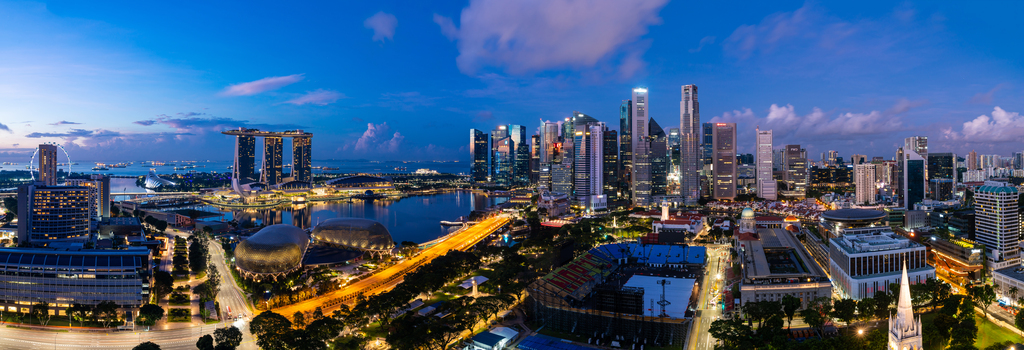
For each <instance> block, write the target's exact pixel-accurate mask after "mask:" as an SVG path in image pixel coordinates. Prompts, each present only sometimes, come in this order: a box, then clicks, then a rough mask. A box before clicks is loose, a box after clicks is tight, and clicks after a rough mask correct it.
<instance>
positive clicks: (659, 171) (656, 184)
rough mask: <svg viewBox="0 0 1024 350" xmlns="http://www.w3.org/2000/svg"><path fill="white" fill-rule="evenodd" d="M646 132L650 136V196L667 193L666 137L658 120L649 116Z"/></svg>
mask: <svg viewBox="0 0 1024 350" xmlns="http://www.w3.org/2000/svg"><path fill="white" fill-rule="evenodd" d="M648 125H650V129H648V134H649V135H650V137H651V139H650V140H651V141H650V142H651V147H649V148H648V150H649V151H650V152H651V196H664V195H666V194H668V192H667V189H668V165H669V160H668V137H667V136H666V135H665V130H664V129H662V128H661V125H658V122H656V121H654V118H651V121H650V122H649V124H648Z"/></svg>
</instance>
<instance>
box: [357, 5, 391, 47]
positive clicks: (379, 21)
mask: <svg viewBox="0 0 1024 350" xmlns="http://www.w3.org/2000/svg"><path fill="white" fill-rule="evenodd" d="M363 26H364V27H366V28H369V29H373V41H377V40H380V42H382V43H383V42H384V39H388V40H391V41H395V27H398V18H395V15H392V14H390V13H385V12H384V11H381V12H377V13H376V14H374V15H373V16H370V18H367V19H366V20H365V21H363Z"/></svg>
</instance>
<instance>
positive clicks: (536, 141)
mask: <svg viewBox="0 0 1024 350" xmlns="http://www.w3.org/2000/svg"><path fill="white" fill-rule="evenodd" d="M530 144H531V145H533V146H532V147H530V185H531V186H536V185H538V184H540V152H541V149H540V135H533V136H530Z"/></svg>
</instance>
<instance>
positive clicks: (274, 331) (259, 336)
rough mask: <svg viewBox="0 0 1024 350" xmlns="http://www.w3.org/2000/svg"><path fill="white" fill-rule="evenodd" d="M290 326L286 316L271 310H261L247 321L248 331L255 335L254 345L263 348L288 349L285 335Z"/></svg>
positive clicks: (269, 349)
mask: <svg viewBox="0 0 1024 350" xmlns="http://www.w3.org/2000/svg"><path fill="white" fill-rule="evenodd" d="M291 328H292V322H291V321H288V318H286V317H284V316H281V315H280V314H277V313H275V312H273V311H264V312H261V313H260V314H259V315H257V316H256V317H253V319H252V322H251V323H249V332H250V333H252V335H253V336H254V337H256V345H257V346H259V347H260V348H262V349H265V350H284V349H288V344H287V343H286V338H285V335H286V334H287V333H288V331H290V330H291Z"/></svg>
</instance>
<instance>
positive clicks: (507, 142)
mask: <svg viewBox="0 0 1024 350" xmlns="http://www.w3.org/2000/svg"><path fill="white" fill-rule="evenodd" d="M491 142H493V143H494V144H492V145H491V146H492V149H493V150H494V152H493V153H492V155H491V167H492V168H491V181H493V182H494V183H495V184H498V185H500V186H511V185H512V176H513V174H512V162H513V161H514V160H515V151H514V148H515V146H514V142H512V138H511V137H508V136H506V137H504V138H500V139H493V140H492V141H491ZM495 144H496V145H497V147H494V145H495Z"/></svg>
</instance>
